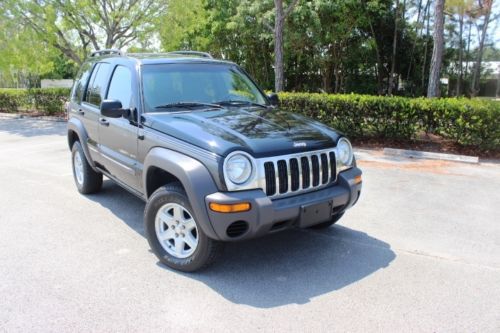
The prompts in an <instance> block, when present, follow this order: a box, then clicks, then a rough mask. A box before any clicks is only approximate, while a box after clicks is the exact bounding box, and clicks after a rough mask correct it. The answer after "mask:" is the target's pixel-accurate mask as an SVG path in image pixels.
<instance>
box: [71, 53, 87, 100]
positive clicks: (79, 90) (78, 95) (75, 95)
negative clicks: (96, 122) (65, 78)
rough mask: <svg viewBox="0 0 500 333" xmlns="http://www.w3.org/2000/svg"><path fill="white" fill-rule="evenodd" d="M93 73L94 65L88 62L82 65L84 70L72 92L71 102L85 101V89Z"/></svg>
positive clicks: (79, 74) (80, 73)
mask: <svg viewBox="0 0 500 333" xmlns="http://www.w3.org/2000/svg"><path fill="white" fill-rule="evenodd" d="M91 71H92V64H91V63H89V62H86V63H84V64H83V65H82V68H81V69H80V71H79V72H78V76H77V79H76V81H75V84H74V86H73V91H72V92H71V101H72V102H75V103H81V102H82V99H83V94H84V93H85V88H86V86H87V82H88V80H89V77H90V72H91Z"/></svg>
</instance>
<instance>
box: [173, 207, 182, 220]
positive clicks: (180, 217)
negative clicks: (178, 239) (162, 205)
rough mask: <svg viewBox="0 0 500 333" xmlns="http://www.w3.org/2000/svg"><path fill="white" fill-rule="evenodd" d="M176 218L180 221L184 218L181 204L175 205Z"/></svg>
mask: <svg viewBox="0 0 500 333" xmlns="http://www.w3.org/2000/svg"><path fill="white" fill-rule="evenodd" d="M174 218H175V219H176V220H178V221H180V220H182V208H181V206H178V205H177V206H175V207H174Z"/></svg>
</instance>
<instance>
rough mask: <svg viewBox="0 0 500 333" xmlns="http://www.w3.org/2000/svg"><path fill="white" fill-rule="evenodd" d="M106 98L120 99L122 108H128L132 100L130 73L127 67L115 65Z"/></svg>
mask: <svg viewBox="0 0 500 333" xmlns="http://www.w3.org/2000/svg"><path fill="white" fill-rule="evenodd" d="M106 98H107V99H113V100H118V101H120V102H121V103H122V107H123V108H124V109H129V108H130V102H131V100H132V74H131V73H130V70H129V69H128V68H127V67H123V66H116V68H115V71H114V72H113V77H112V78H111V83H110V84H109V90H108V96H107V97H106Z"/></svg>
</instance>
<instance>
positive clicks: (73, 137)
mask: <svg viewBox="0 0 500 333" xmlns="http://www.w3.org/2000/svg"><path fill="white" fill-rule="evenodd" d="M76 141H80V138H79V137H78V134H76V132H75V131H73V130H69V131H68V144H69V149H71V148H73V144H74V143H75V142H76Z"/></svg>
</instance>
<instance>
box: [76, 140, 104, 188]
mask: <svg viewBox="0 0 500 333" xmlns="http://www.w3.org/2000/svg"><path fill="white" fill-rule="evenodd" d="M71 160H72V166H73V178H74V179H75V184H76V188H77V189H78V192H80V193H82V194H91V193H96V192H99V191H100V190H101V187H102V173H100V172H96V171H94V169H92V167H91V166H90V164H89V162H88V161H87V158H86V157H85V153H84V152H83V148H82V145H81V144H80V142H79V141H75V143H74V144H73V147H72V149H71Z"/></svg>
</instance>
